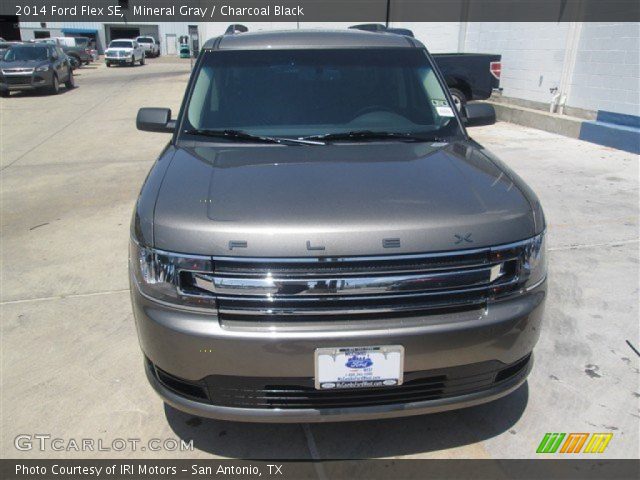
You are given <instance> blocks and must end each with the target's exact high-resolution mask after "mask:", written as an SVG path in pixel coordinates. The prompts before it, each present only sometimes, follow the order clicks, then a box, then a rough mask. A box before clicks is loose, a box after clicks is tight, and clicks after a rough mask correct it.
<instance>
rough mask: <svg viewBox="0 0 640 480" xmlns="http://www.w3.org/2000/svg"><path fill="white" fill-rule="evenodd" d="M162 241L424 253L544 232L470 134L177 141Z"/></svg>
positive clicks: (233, 250) (157, 219) (196, 247)
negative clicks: (418, 139) (434, 139)
mask: <svg viewBox="0 0 640 480" xmlns="http://www.w3.org/2000/svg"><path fill="white" fill-rule="evenodd" d="M169 150H172V151H170V152H167V153H165V155H172V160H171V162H170V164H169V166H168V167H166V168H167V171H166V174H165V175H164V179H163V181H162V186H161V187H160V189H159V193H158V197H157V201H156V202H155V214H154V222H153V236H154V244H155V246H156V247H157V248H160V249H164V250H170V251H177V252H184V253H191V254H202V255H233V256H289V257H290V256H334V255H335V256H340V255H375V254H396V253H418V252H430V251H446V250H456V249H462V248H464V249H469V248H477V247H485V246H490V245H497V244H504V243H510V242H514V241H518V240H522V239H524V238H528V237H531V236H533V235H534V234H535V233H536V232H535V230H536V226H535V219H534V216H533V212H532V205H531V199H530V198H527V196H526V195H525V194H523V190H524V189H522V188H520V187H519V183H521V180H519V179H518V178H517V177H516V178H514V175H513V174H510V172H505V169H504V168H502V169H501V168H499V167H498V166H497V165H496V163H495V162H494V161H492V160H491V159H490V158H489V157H488V156H487V155H485V154H484V153H483V150H482V149H481V148H479V146H478V145H477V144H475V143H473V142H471V141H458V142H455V143H448V144H429V143H401V142H396V143H366V144H340V145H326V146H279V145H265V146H241V145H232V146H230V147H225V148H220V147H218V148H216V147H211V146H206V147H193V148H175V149H169Z"/></svg>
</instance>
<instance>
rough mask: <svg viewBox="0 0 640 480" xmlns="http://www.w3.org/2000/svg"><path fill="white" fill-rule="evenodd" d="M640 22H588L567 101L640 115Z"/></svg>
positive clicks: (585, 26)
mask: <svg viewBox="0 0 640 480" xmlns="http://www.w3.org/2000/svg"><path fill="white" fill-rule="evenodd" d="M639 62H640V25H639V24H637V23H584V24H583V25H582V32H581V36H580V42H579V44H578V53H577V57H576V64H575V68H574V70H573V76H572V79H571V81H570V86H569V89H570V90H569V96H568V100H567V104H568V105H570V106H572V107H578V108H583V109H586V110H607V111H611V112H616V113H625V114H630V115H640V65H639Z"/></svg>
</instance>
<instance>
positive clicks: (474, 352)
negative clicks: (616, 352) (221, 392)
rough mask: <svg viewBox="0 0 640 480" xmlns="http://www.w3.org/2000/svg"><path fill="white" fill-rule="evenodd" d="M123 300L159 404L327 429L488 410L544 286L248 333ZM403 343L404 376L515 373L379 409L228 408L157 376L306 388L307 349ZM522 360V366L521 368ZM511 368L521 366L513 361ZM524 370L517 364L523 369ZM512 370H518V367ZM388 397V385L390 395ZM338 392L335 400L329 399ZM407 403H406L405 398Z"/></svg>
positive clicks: (205, 317) (538, 315) (513, 381)
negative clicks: (465, 370)
mask: <svg viewBox="0 0 640 480" xmlns="http://www.w3.org/2000/svg"><path fill="white" fill-rule="evenodd" d="M131 291H132V302H133V310H134V315H135V318H136V325H137V330H138V336H139V340H140V345H141V348H142V350H143V352H144V354H145V356H146V358H147V359H148V362H147V367H146V370H147V375H148V378H149V381H150V383H151V385H152V386H153V387H154V389H155V390H156V391H157V392H158V393H159V394H160V396H161V397H162V398H163V399H164V401H165V402H167V403H169V404H171V405H173V406H174V407H176V408H178V409H180V410H183V411H186V412H189V413H192V414H194V415H199V416H203V417H212V418H218V419H225V420H236V421H255V422H258V421H260V422H326V421H340V420H363V419H372V418H383V417H394V416H406V415H418V414H424V413H431V412H437V411H443V410H450V409H455V408H463V407H468V406H471V405H476V404H479V403H484V402H488V401H491V400H494V399H497V398H499V397H501V396H504V395H507V394H508V393H510V392H511V391H513V390H515V389H516V388H518V386H520V385H521V384H522V383H523V382H524V381H525V380H526V376H527V375H528V373H529V371H530V369H531V363H532V361H531V360H530V358H529V355H530V354H531V352H532V350H533V347H534V345H535V344H536V342H537V340H538V337H539V334H540V326H541V322H542V314H543V310H544V301H545V297H546V282H544V283H542V284H541V285H539V286H538V287H536V288H535V289H533V290H531V291H529V292H526V293H524V294H522V295H518V296H514V297H511V298H508V299H504V300H500V301H495V302H492V303H490V304H489V305H488V306H487V308H483V309H477V310H471V311H463V312H456V313H441V314H438V315H430V316H424V317H415V318H411V319H407V318H405V319H402V320H386V321H384V322H382V323H380V322H376V321H371V322H369V321H366V320H363V321H361V322H358V323H357V324H356V326H355V327H354V322H351V324H350V325H348V326H346V325H342V324H341V323H340V322H336V323H334V324H330V322H325V323H323V324H322V325H318V327H317V328H313V327H311V328H309V326H308V325H307V326H305V327H300V328H295V327H290V326H287V327H282V328H280V327H277V326H276V327H273V326H259V325H254V326H251V327H247V328H235V327H228V326H223V325H221V324H220V322H219V321H218V318H217V317H216V315H214V314H209V313H202V312H195V311H187V310H180V309H176V308H173V307H169V306H165V305H161V304H159V303H157V302H155V301H152V300H149V299H147V298H146V297H144V296H142V295H141V294H140V292H139V291H138V289H137V287H136V286H135V284H134V285H132V289H131ZM364 345H403V346H404V348H405V359H404V370H405V376H409V375H410V374H411V372H426V373H429V372H430V371H436V372H437V371H440V370H446V369H451V368H462V367H466V366H473V365H476V364H483V363H485V362H493V363H492V364H497V365H501V366H502V367H503V369H506V368H507V367H508V366H510V365H519V370H518V371H517V372H516V373H515V374H514V375H512V376H510V377H508V378H505V379H504V380H503V381H500V382H497V381H496V382H493V383H490V384H487V383H484V384H482V385H481V386H480V387H479V388H477V389H476V390H472V391H469V390H466V391H464V392H462V393H460V394H459V395H449V396H441V397H440V398H427V399H421V400H419V401H412V400H410V399H409V398H408V399H407V400H406V401H404V400H403V399H402V398H400V399H399V400H398V401H394V402H393V403H387V404H384V405H367V406H356V407H340V408H237V407H233V406H228V405H220V404H215V403H212V402H211V401H208V400H202V399H197V398H194V397H189V396H188V395H184V394H182V393H178V392H180V390H179V389H172V388H167V387H168V385H167V383H166V382H165V383H163V382H161V381H160V380H159V378H158V375H157V369H159V370H160V371H162V372H166V373H167V374H169V375H170V376H175V377H177V378H178V379H181V380H184V381H186V382H193V383H195V384H202V382H205V379H207V378H211V377H215V378H218V379H220V378H222V379H224V378H228V379H229V382H231V383H234V382H235V381H236V380H241V381H242V380H244V379H247V378H254V379H256V378H257V379H260V378H265V379H274V378H275V379H278V381H279V382H280V383H284V384H286V383H287V381H291V383H296V382H300V381H301V379H303V381H304V382H305V383H306V384H309V383H310V382H312V380H313V377H314V351H315V349H316V348H322V347H353V346H364ZM524 360H526V361H524ZM518 362H520V363H518ZM523 362H524V363H523ZM520 367H521V368H520ZM390 388H391V389H392V388H394V387H390ZM336 393H337V392H336ZM413 398H415V397H413Z"/></svg>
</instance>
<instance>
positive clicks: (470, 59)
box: [433, 53, 502, 109]
mask: <svg viewBox="0 0 640 480" xmlns="http://www.w3.org/2000/svg"><path fill="white" fill-rule="evenodd" d="M433 59H434V60H435V61H436V64H437V65H438V67H439V68H440V71H441V72H442V75H443V76H444V80H445V82H447V86H448V87H449V91H450V92H451V96H452V97H453V101H454V103H455V104H456V107H457V108H458V109H460V108H461V107H462V106H463V105H464V104H466V103H467V102H468V101H469V100H486V99H487V98H489V97H490V96H491V92H493V91H494V90H495V89H497V88H499V87H500V72H501V69H502V61H501V56H500V55H495V54H490V53H436V54H434V55H433Z"/></svg>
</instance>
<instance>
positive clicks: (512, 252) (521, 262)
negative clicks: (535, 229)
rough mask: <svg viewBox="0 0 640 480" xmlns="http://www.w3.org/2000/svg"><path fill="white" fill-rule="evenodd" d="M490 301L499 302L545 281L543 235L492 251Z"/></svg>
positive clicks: (545, 265) (545, 257) (545, 268)
mask: <svg viewBox="0 0 640 480" xmlns="http://www.w3.org/2000/svg"><path fill="white" fill-rule="evenodd" d="M490 261H491V263H492V264H493V265H494V267H493V268H494V269H495V271H493V269H492V274H491V282H492V297H493V298H494V299H495V298H500V297H504V296H510V295H513V294H514V293H518V292H519V293H523V292H524V291H527V290H530V289H532V288H534V287H536V286H538V285H539V284H540V283H542V282H543V281H544V280H545V278H546V277H547V255H546V241H545V234H544V232H543V233H541V234H539V235H536V236H535V237H533V238H530V239H529V240H525V241H522V242H516V243H512V244H509V245H501V246H498V247H494V248H492V249H491V256H490Z"/></svg>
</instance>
